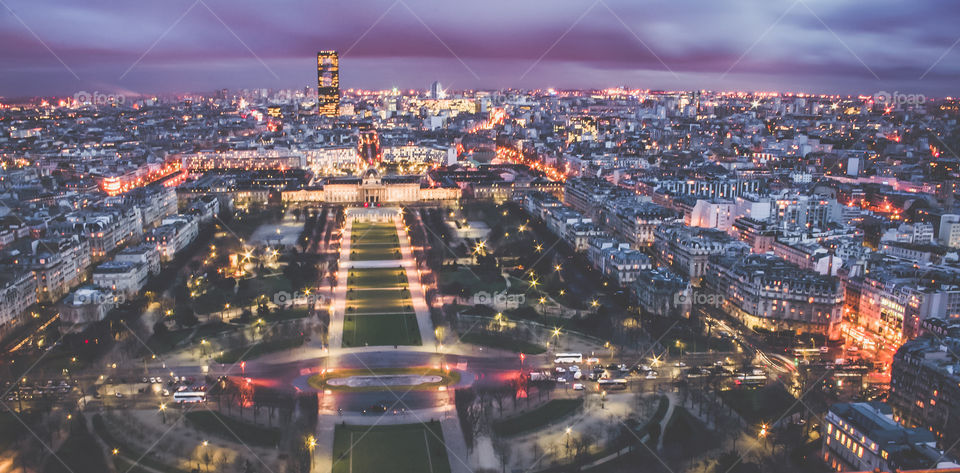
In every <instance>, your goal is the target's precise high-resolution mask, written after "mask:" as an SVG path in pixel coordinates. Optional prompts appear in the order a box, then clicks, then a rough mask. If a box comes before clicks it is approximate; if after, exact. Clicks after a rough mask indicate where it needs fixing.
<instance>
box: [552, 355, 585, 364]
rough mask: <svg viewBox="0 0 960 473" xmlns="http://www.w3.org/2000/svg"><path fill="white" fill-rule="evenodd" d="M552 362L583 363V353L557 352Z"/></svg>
mask: <svg viewBox="0 0 960 473" xmlns="http://www.w3.org/2000/svg"><path fill="white" fill-rule="evenodd" d="M553 362H554V363H557V364H560V363H583V353H557V354H556V355H555V356H554V359H553Z"/></svg>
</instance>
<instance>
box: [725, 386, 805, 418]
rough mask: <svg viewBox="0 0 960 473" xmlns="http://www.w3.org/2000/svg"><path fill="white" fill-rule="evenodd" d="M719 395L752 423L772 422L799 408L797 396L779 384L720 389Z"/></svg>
mask: <svg viewBox="0 0 960 473" xmlns="http://www.w3.org/2000/svg"><path fill="white" fill-rule="evenodd" d="M720 397H721V398H723V401H724V402H725V403H727V405H728V406H730V408H731V409H733V410H735V411H737V414H740V417H743V419H744V420H746V421H747V422H750V423H752V424H759V423H761V422H774V421H776V420H778V419H780V418H781V417H784V416H786V415H789V414H790V413H791V412H794V411H797V410H798V409H800V406H799V403H797V398H795V397H793V396H792V395H791V394H790V393H788V392H787V391H786V390H784V389H783V387H782V386H781V385H779V384H774V385H770V386H766V387H762V388H737V389H730V390H727V391H720Z"/></svg>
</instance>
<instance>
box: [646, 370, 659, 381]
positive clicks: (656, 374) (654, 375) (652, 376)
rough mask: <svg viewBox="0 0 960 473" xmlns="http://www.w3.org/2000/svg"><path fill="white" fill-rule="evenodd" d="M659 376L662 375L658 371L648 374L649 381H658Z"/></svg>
mask: <svg viewBox="0 0 960 473" xmlns="http://www.w3.org/2000/svg"><path fill="white" fill-rule="evenodd" d="M658 376H660V374H659V373H657V372H656V371H651V372H649V373H647V379H657V377H658Z"/></svg>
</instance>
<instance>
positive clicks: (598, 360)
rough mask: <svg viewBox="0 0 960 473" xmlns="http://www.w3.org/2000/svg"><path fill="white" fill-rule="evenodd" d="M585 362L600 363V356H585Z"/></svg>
mask: <svg viewBox="0 0 960 473" xmlns="http://www.w3.org/2000/svg"><path fill="white" fill-rule="evenodd" d="M587 363H591V364H597V363H600V358H597V357H590V358H587Z"/></svg>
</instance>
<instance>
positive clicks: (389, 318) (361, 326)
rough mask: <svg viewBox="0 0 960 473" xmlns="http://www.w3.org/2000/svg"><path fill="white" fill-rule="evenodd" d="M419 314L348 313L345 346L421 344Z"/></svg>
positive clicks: (345, 323)
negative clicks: (418, 323)
mask: <svg viewBox="0 0 960 473" xmlns="http://www.w3.org/2000/svg"><path fill="white" fill-rule="evenodd" d="M421 343H422V342H421V340H420V329H419V328H418V326H417V316H416V315H414V314H412V313H397V314H376V315H373V314H367V315H351V314H347V315H346V316H345V317H344V318H343V346H344V347H348V348H349V347H362V346H387V345H420V344H421Z"/></svg>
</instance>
